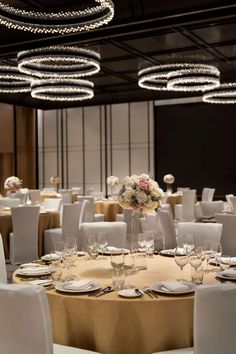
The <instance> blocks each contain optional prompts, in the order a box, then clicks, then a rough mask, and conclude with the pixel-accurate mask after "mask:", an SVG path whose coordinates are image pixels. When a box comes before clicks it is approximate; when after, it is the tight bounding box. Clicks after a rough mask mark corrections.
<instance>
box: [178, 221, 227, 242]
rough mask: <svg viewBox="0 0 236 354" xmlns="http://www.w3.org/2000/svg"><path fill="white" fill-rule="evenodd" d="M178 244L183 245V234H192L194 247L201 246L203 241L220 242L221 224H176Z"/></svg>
mask: <svg viewBox="0 0 236 354" xmlns="http://www.w3.org/2000/svg"><path fill="white" fill-rule="evenodd" d="M177 227H178V232H177V234H178V244H179V245H182V244H183V238H184V234H192V235H193V238H194V244H195V246H196V247H197V246H203V244H204V241H205V240H212V241H213V242H220V240H221V234H222V224H218V223H195V222H179V223H178V226H177Z"/></svg>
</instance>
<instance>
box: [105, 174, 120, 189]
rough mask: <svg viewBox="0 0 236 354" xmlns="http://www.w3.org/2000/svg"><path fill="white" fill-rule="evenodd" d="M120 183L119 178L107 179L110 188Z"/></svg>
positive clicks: (110, 177) (111, 177)
mask: <svg viewBox="0 0 236 354" xmlns="http://www.w3.org/2000/svg"><path fill="white" fill-rule="evenodd" d="M118 183H119V178H118V177H116V176H109V177H107V184H108V186H111V187H114V186H115V185H117V184H118Z"/></svg>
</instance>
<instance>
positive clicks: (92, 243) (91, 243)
mask: <svg viewBox="0 0 236 354" xmlns="http://www.w3.org/2000/svg"><path fill="white" fill-rule="evenodd" d="M87 245H88V254H89V255H90V258H91V259H95V258H97V256H98V251H99V246H98V241H97V237H96V235H94V234H89V235H88V238H87Z"/></svg>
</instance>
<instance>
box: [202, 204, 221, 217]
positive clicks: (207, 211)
mask: <svg viewBox="0 0 236 354" xmlns="http://www.w3.org/2000/svg"><path fill="white" fill-rule="evenodd" d="M199 206H200V215H201V217H205V218H211V217H214V216H215V213H222V212H223V210H224V202H223V200H217V201H214V202H199Z"/></svg>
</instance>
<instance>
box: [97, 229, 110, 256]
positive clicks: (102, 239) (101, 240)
mask: <svg viewBox="0 0 236 354" xmlns="http://www.w3.org/2000/svg"><path fill="white" fill-rule="evenodd" d="M107 244H108V242H107V233H106V232H105V231H100V232H99V233H98V246H99V249H100V250H101V252H102V256H103V252H104V250H105V249H106V247H107Z"/></svg>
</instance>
